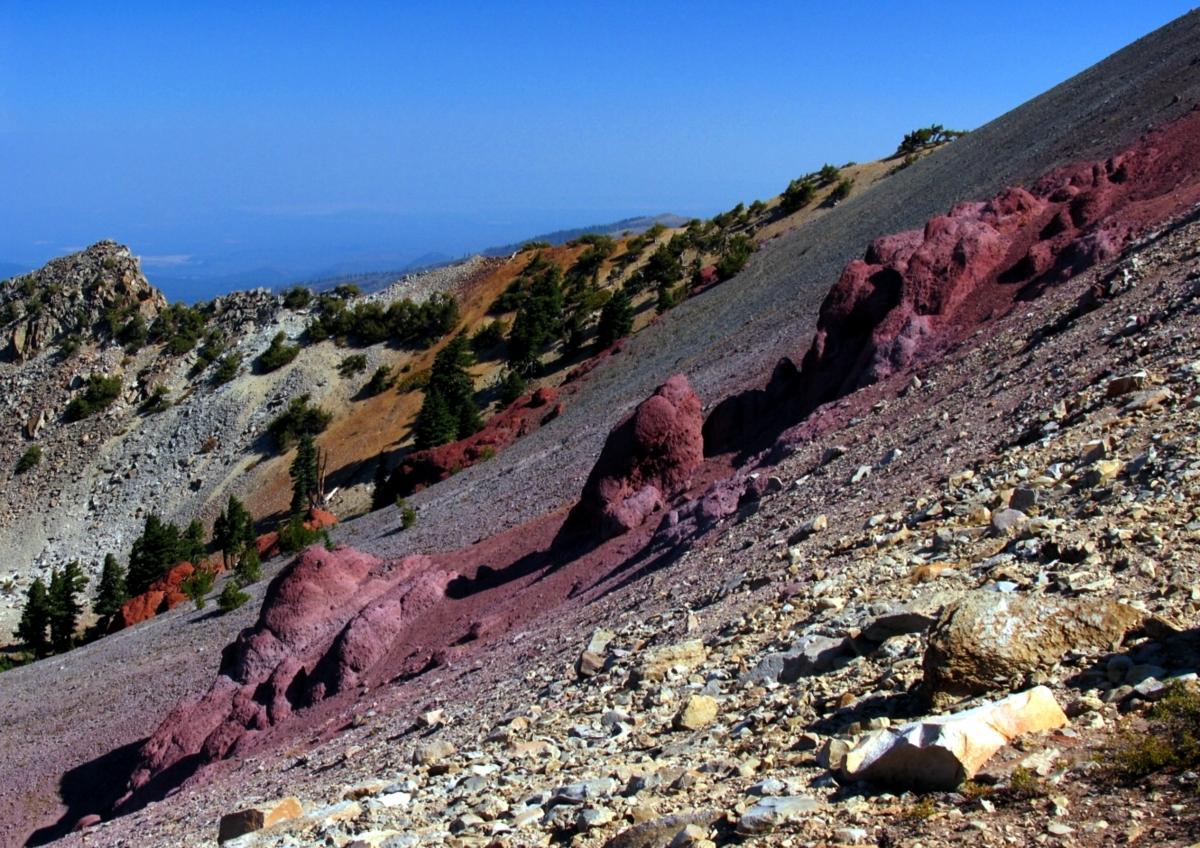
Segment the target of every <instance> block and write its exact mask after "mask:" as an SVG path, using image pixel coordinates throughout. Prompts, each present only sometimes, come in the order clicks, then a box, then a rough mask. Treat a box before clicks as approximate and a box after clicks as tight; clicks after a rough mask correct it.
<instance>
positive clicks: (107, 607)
mask: <svg viewBox="0 0 1200 848" xmlns="http://www.w3.org/2000/svg"><path fill="white" fill-rule="evenodd" d="M128 599H129V593H128V592H127V591H126V588H125V569H123V568H121V564H120V563H119V562H117V558H116V557H115V556H113V555H112V554H109V555H108V556H106V557H105V558H104V569H103V571H101V572H100V586H99V588H97V590H96V600H95V601H94V602H93V604H92V609H93V610H94V611H95V612H96V615H99V616H103V617H104V618H108V617H110V616H114V615H116V614H117V613H118V612H120V611H121V605H122V604H124V603H125V601H127V600H128Z"/></svg>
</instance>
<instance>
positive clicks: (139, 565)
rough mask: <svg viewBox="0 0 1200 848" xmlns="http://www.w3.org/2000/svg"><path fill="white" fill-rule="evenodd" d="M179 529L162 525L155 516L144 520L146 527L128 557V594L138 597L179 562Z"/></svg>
mask: <svg viewBox="0 0 1200 848" xmlns="http://www.w3.org/2000/svg"><path fill="white" fill-rule="evenodd" d="M179 549H180V539H179V528H178V527H176V526H175V525H174V524H172V523H170V522H169V521H163V520H162V519H161V518H159V517H158V515H156V514H155V513H150V514H149V515H148V516H146V526H145V529H144V530H143V531H142V535H141V536H139V537H138V538H137V539H135V540H134V542H133V549H132V551H130V554H129V574H128V576H127V577H126V582H127V583H128V585H129V592H130V593H131V594H134V595H140V594H141V593H142V592H145V591H146V590H147V589H149V588H150V584H151V583H153V582H154V581H155V580H157V579H159V578H160V577H162V576H163V575H165V574H166V573H167V572H168V571H170V570H171V567H172V566H173V565H175V564H176V563H177V562H179V561H180V556H179Z"/></svg>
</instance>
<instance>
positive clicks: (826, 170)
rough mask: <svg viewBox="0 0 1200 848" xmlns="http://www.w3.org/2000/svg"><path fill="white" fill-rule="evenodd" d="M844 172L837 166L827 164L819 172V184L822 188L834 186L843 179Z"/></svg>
mask: <svg viewBox="0 0 1200 848" xmlns="http://www.w3.org/2000/svg"><path fill="white" fill-rule="evenodd" d="M841 176H842V172H841V170H840V169H839V168H838V167H837V165H830V164H825V165H822V166H821V170H819V171H817V183H818V184H819V185H821V186H822V187H824V186H828V185H833V184H834V183H835V182H837V181H838V180H839V179H841Z"/></svg>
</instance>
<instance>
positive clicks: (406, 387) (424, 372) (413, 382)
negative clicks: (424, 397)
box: [396, 366, 431, 395]
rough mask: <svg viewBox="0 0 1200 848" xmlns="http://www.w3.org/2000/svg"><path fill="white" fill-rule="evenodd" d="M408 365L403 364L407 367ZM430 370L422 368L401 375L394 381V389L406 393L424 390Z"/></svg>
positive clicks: (427, 383)
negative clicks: (404, 375) (406, 374)
mask: <svg viewBox="0 0 1200 848" xmlns="http://www.w3.org/2000/svg"><path fill="white" fill-rule="evenodd" d="M407 367H408V366H405V368H407ZM430 373H431V372H430V370H429V369H428V368H422V369H421V370H420V371H414V372H412V373H411V374H409V375H408V376H406V377H402V378H401V379H400V380H399V381H398V382H397V383H396V391H398V392H399V393H400V394H402V395H404V394H408V393H409V392H416V391H424V389H425V388H426V387H427V386H428V385H429V376H430Z"/></svg>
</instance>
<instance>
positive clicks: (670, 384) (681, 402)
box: [567, 374, 704, 538]
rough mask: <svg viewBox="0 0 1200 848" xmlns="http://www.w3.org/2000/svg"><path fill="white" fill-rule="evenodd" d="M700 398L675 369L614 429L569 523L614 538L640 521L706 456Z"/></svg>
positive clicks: (685, 484) (680, 487)
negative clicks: (670, 375)
mask: <svg viewBox="0 0 1200 848" xmlns="http://www.w3.org/2000/svg"><path fill="white" fill-rule="evenodd" d="M702 424H703V416H702V414H701V406H700V398H698V397H697V396H696V393H695V392H694V391H692V387H691V385H690V384H689V383H688V381H687V378H686V377H684V376H683V375H682V374H676V375H675V376H674V377H671V378H670V379H669V380H667V382H665V383H664V384H663V385H662V386H660V387H659V388H658V390H657V391H655V393H654V394H653V395H651V396H650V397H649V398H647V399H646V400H644V401H642V403H641V404H639V405H638V407H637V409H636V410H634V412H633V414H632V415H631V416H630V417H629V418H627V419H626V420H625V421H623V422H622V423H621V424H619V425H617V427H616V428H615V429H614V430H613V431H612V433H610V434H609V437H608V441H606V442H605V444H604V449H603V450H602V451H601V452H600V457H599V459H597V460H596V464H595V466H594V467H593V468H592V473H591V474H590V475H589V476H588V480H587V483H586V484H585V485H584V488H583V495H582V496H581V497H580V500H579V503H578V504H577V505H576V506H575V508H574V509H573V510H572V511H571V514H570V516H569V517H568V519H567V526H568V528H570V529H571V530H572V531H580V532H586V533H591V534H595V535H597V536H598V537H599V538H610V537H612V536H616V535H619V534H621V533H624V532H626V531H628V530H630V529H632V528H634V527H639V526H641V525H642V524H643V523H644V522H645V521H646V519H647V518H648V517H649V516H650V515H651V514H652V513H654V512H656V511H659V510H661V509H662V508H663V507H664V506H665V504H666V502H667V501H668V500H669V499H670V498H671V497H672V496H673V495H675V494H677V493H678V492H679V491H681V490H683V489H685V488H687V487H688V485H689V483H690V480H691V476H692V474H693V472H695V470H696V469H697V468H699V467H700V464H701V463H702V462H703V460H704V440H703V437H702V435H701V427H702Z"/></svg>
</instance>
